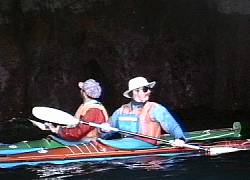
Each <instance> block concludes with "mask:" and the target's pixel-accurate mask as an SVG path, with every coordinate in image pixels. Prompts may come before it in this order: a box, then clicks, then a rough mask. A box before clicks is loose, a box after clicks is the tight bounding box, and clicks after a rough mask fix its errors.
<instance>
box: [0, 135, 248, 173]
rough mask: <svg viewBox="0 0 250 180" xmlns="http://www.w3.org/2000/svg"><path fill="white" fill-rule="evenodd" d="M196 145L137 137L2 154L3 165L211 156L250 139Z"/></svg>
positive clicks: (244, 144) (245, 145) (243, 145)
mask: <svg viewBox="0 0 250 180" xmlns="http://www.w3.org/2000/svg"><path fill="white" fill-rule="evenodd" d="M192 146H197V147H198V146H202V149H193V148H188V147H184V148H182V147H172V146H170V145H164V146H162V145H161V146H156V145H152V144H150V143H147V142H144V141H141V140H138V139H134V138H123V139H117V140H103V139H98V140H97V141H94V142H88V143H82V144H78V145H76V144H75V145H73V146H64V147H58V148H53V149H40V150H37V151H33V152H25V153H20V154H12V155H9V154H8V155H1V156H0V168H13V167H17V166H38V165H45V164H67V163H74V162H83V161H103V160H114V159H127V158H134V157H146V156H180V155H187V156H193V155H205V156H210V155H217V154H214V153H213V152H216V153H218V154H219V153H220V152H219V151H220V148H222V150H223V151H222V153H225V152H226V153H229V152H234V151H239V150H250V140H228V141H226V140H225V141H217V142H213V143H203V144H202V143H200V144H195V145H192ZM225 148H226V151H225Z"/></svg>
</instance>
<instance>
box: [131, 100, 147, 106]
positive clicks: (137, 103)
mask: <svg viewBox="0 0 250 180" xmlns="http://www.w3.org/2000/svg"><path fill="white" fill-rule="evenodd" d="M145 104H146V102H138V101H136V100H134V99H133V100H132V101H131V105H132V107H136V108H141V107H143V106H144V105H145Z"/></svg>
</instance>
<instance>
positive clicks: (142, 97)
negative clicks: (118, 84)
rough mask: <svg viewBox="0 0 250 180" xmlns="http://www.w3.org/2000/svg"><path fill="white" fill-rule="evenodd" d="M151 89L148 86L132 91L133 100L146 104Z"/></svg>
mask: <svg viewBox="0 0 250 180" xmlns="http://www.w3.org/2000/svg"><path fill="white" fill-rule="evenodd" d="M150 94H151V88H149V87H148V86H144V87H140V88H138V89H135V90H133V99H134V100H135V101H137V102H146V101H148V100H149V96H150Z"/></svg>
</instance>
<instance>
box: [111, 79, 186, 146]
mask: <svg viewBox="0 0 250 180" xmlns="http://www.w3.org/2000/svg"><path fill="white" fill-rule="evenodd" d="M155 84H156V82H155V81H153V82H148V81H147V79H146V78H144V77H136V78H133V79H131V80H130V81H129V83H128V90H126V91H125V92H124V93H123V96H125V97H126V98H129V99H131V102H129V103H128V104H124V105H122V106H121V107H120V108H119V109H117V110H116V111H115V112H114V113H113V115H112V117H111V122H110V124H111V126H112V127H116V128H119V129H122V130H125V131H130V132H134V133H139V134H143V135H147V136H152V137H156V138H159V137H160V135H161V132H162V129H163V130H164V131H166V132H168V133H170V135H172V136H173V137H174V138H175V141H174V143H173V145H175V146H182V145H183V144H184V143H185V136H184V134H183V131H182V129H181V128H180V126H179V124H178V123H177V122H176V121H175V119H174V118H173V116H172V115H171V114H170V113H169V112H168V110H167V109H166V108H165V107H163V106H162V105H160V104H158V103H155V102H150V101H149V97H150V94H151V89H152V88H153V87H154V86H155ZM143 140H144V141H147V142H150V143H152V144H157V142H156V141H155V140H150V139H146V138H144V139H143Z"/></svg>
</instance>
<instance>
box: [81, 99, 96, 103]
mask: <svg viewBox="0 0 250 180" xmlns="http://www.w3.org/2000/svg"><path fill="white" fill-rule="evenodd" d="M91 101H95V100H94V99H91V98H89V97H85V98H84V100H83V104H86V103H89V102H91Z"/></svg>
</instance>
